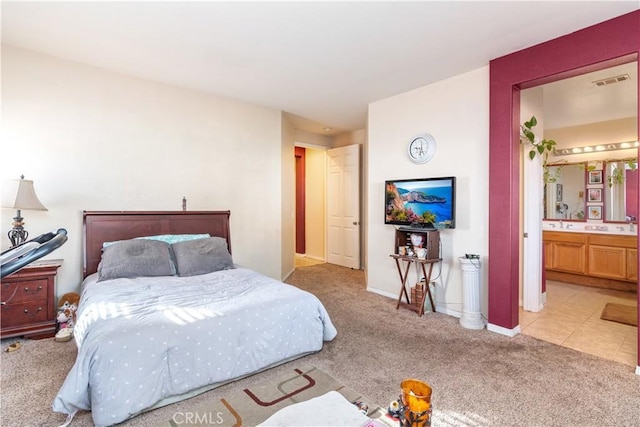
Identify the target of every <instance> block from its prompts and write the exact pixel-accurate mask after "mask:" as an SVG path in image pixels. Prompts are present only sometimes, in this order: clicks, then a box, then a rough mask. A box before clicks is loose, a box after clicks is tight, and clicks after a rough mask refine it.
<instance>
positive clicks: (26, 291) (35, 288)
mask: <svg viewBox="0 0 640 427" xmlns="http://www.w3.org/2000/svg"><path fill="white" fill-rule="evenodd" d="M48 285H49V281H48V280H46V279H36V280H27V281H24V282H13V283H11V282H9V283H2V301H3V302H6V303H9V304H16V303H22V302H29V301H45V302H46V300H47V291H48V288H47V287H48Z"/></svg>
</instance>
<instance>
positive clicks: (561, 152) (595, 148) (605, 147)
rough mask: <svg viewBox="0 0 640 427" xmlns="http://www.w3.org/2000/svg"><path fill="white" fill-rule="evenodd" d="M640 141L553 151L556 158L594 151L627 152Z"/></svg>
mask: <svg viewBox="0 0 640 427" xmlns="http://www.w3.org/2000/svg"><path fill="white" fill-rule="evenodd" d="M638 145H639V144H638V141H626V142H616V143H612V144H606V145H603V144H598V145H587V146H584V147H573V148H560V149H558V150H553V155H554V156H565V155H567V154H583V153H592V152H594V151H613V150H626V149H629V148H634V147H638Z"/></svg>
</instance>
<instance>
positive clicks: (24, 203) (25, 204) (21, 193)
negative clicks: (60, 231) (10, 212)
mask: <svg viewBox="0 0 640 427" xmlns="http://www.w3.org/2000/svg"><path fill="white" fill-rule="evenodd" d="M2 207H3V208H12V209H31V210H36V211H46V210H47V208H46V207H45V206H44V205H43V204H42V203H41V202H40V200H38V196H36V191H35V189H34V188H33V181H30V180H28V179H24V176H21V177H20V179H12V180H9V181H5V182H4V183H3V184H2Z"/></svg>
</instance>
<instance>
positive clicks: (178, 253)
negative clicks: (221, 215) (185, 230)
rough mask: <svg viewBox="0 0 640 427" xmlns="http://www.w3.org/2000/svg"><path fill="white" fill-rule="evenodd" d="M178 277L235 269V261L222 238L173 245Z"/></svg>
mask: <svg viewBox="0 0 640 427" xmlns="http://www.w3.org/2000/svg"><path fill="white" fill-rule="evenodd" d="M171 249H172V250H173V256H174V258H175V261H176V269H177V272H178V276H197V275H199V274H207V273H212V272H214V271H220V270H227V269H230V268H233V259H232V258H231V254H230V253H229V250H228V249H227V241H226V240H225V239H223V238H222V237H209V238H207V239H198V240H190V241H187V242H179V243H174V244H173V245H171Z"/></svg>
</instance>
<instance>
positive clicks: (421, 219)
mask: <svg viewBox="0 0 640 427" xmlns="http://www.w3.org/2000/svg"><path fill="white" fill-rule="evenodd" d="M452 185H453V182H452V181H451V180H450V179H442V180H415V181H387V183H386V220H385V222H386V223H387V224H399V225H417V226H420V227H436V228H452V227H453V226H454V224H453V220H454V218H453V215H454V212H453V188H452Z"/></svg>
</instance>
